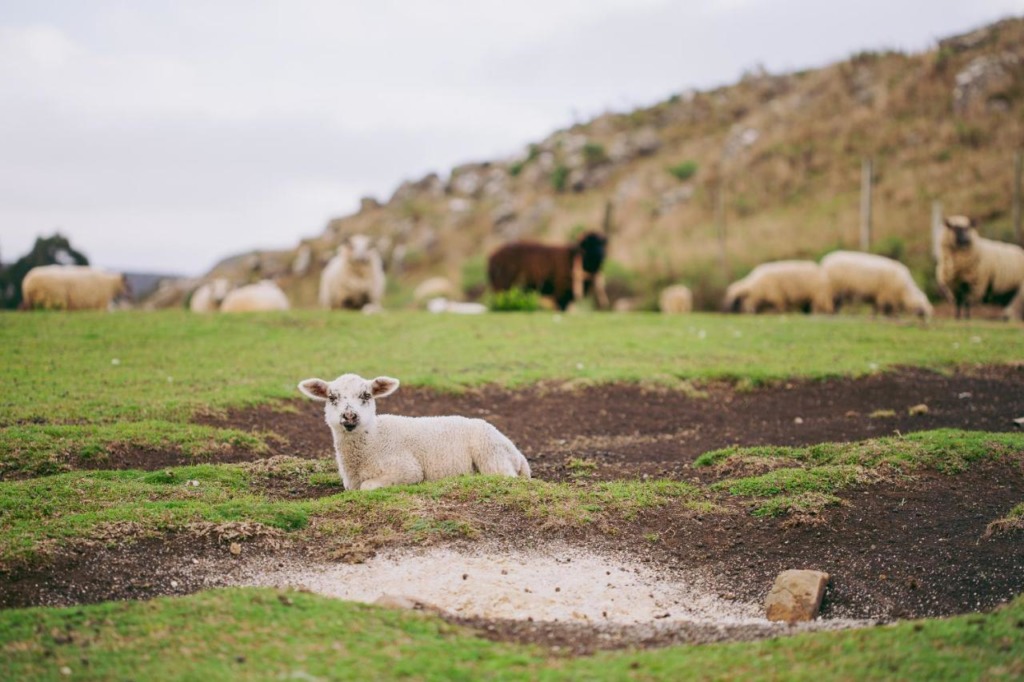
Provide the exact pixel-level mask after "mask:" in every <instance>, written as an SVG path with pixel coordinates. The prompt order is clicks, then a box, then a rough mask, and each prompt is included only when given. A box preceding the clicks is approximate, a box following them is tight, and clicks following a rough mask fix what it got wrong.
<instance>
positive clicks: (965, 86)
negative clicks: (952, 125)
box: [953, 52, 1021, 116]
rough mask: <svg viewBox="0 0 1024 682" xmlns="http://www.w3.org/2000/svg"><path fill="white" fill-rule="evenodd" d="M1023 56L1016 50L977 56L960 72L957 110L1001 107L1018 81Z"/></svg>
mask: <svg viewBox="0 0 1024 682" xmlns="http://www.w3.org/2000/svg"><path fill="white" fill-rule="evenodd" d="M1020 64H1021V59H1020V57H1018V56H1017V55H1015V54H1013V53H1012V52H1004V53H1002V54H999V55H984V56H981V57H976V58H975V59H973V60H971V62H970V63H969V64H968V65H967V66H966V67H964V69H963V70H962V71H960V72H959V73H958V74H957V75H956V85H955V86H954V87H953V112H954V113H955V114H957V115H959V116H963V115H965V114H967V113H970V112H972V111H975V110H978V109H980V108H983V107H988V108H990V109H991V108H992V107H993V106H995V107H998V106H999V104H998V103H999V102H1000V101H1004V100H1005V98H1006V97H1007V94H1006V93H1007V92H1009V91H1010V89H1011V88H1012V87H1013V84H1014V82H1015V78H1014V73H1015V72H1016V71H1017V70H1018V69H1019V68H1020Z"/></svg>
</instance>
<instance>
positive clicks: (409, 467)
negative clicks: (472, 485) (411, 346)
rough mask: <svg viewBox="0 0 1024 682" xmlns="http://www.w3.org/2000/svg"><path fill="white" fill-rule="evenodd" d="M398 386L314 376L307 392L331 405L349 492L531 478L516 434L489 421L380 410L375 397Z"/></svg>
mask: <svg viewBox="0 0 1024 682" xmlns="http://www.w3.org/2000/svg"><path fill="white" fill-rule="evenodd" d="M397 389H398V379H392V378H391V377H377V378H376V379H369V380H367V379H364V378H362V377H360V376H358V375H355V374H343V375H341V376H340V377H338V378H337V379H335V380H334V381H331V382H329V383H328V382H326V381H324V380H322V379H306V380H305V381H303V382H301V383H300V384H299V390H300V391H302V392H303V393H304V394H305V395H307V396H309V397H310V398H313V399H314V400H318V401H322V402H323V403H324V418H325V420H326V421H327V425H328V426H329V427H331V434H332V435H333V437H334V451H335V459H336V460H337V463H338V473H339V474H340V475H341V481H342V483H344V484H345V489H346V490H373V489H375V488H380V487H383V486H389V485H407V484H411V483H419V482H421V481H434V480H437V479H439V478H446V477H448V476H460V475H463V474H469V473H472V472H474V471H476V472H479V473H481V474H501V475H504V476H521V477H523V478H529V477H530V465H529V464H528V463H527V461H526V458H525V457H524V456H523V454H522V453H521V452H519V450H518V449H517V448H516V446H515V445H514V444H513V443H512V441H511V440H509V439H508V437H506V436H505V435H504V434H502V433H501V432H500V431H498V429H496V428H495V427H494V426H493V425H491V424H489V423H488V422H486V421H484V420H483V419H468V418H466V417H400V416H397V415H390V414H382V415H379V416H378V415H377V406H376V403H375V400H376V399H377V398H383V397H384V396H387V395H391V394H392V393H394V392H395V390H397Z"/></svg>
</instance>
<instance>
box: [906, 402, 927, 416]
mask: <svg viewBox="0 0 1024 682" xmlns="http://www.w3.org/2000/svg"><path fill="white" fill-rule="evenodd" d="M907 412H909V413H910V416H911V417H918V416H920V415H922V414H928V406H927V405H925V404H924V403H920V404H918V405H914V406H912V407H911V408H910V409H909V410H907Z"/></svg>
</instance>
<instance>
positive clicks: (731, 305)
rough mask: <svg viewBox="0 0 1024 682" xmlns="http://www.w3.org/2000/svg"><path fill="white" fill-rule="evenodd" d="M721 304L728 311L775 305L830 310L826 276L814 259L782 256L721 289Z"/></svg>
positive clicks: (824, 311) (778, 307)
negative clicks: (722, 297)
mask: <svg viewBox="0 0 1024 682" xmlns="http://www.w3.org/2000/svg"><path fill="white" fill-rule="evenodd" d="M723 308H724V309H725V310H726V311H730V312H740V311H742V312H745V313H758V312H761V311H762V310H767V309H775V310H778V311H780V312H784V311H786V310H790V309H797V310H802V311H805V312H806V311H807V310H810V311H811V312H814V313H831V312H833V310H834V307H833V304H832V294H831V293H830V291H829V286H828V279H826V277H825V273H824V272H823V271H822V269H821V266H820V265H818V264H817V263H815V262H814V261H807V260H783V261H775V262H773V263H762V264H761V265H758V266H757V267H756V268H754V269H753V270H751V271H750V274H748V275H747V276H746V277H744V278H743V279H741V280H739V281H736V282H733V283H732V284H730V285H729V287H728V288H727V289H726V290H725V300H724V302H723Z"/></svg>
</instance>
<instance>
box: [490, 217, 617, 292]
mask: <svg viewBox="0 0 1024 682" xmlns="http://www.w3.org/2000/svg"><path fill="white" fill-rule="evenodd" d="M607 248H608V238H607V237H605V236H604V235H602V234H599V233H597V232H588V233H586V234H585V235H583V237H582V238H581V239H580V240H579V242H577V243H576V244H568V245H565V246H549V245H547V244H538V243H536V242H512V243H510V244H505V245H504V246H502V247H501V248H499V249H498V250H497V251H495V252H494V253H492V254H491V257H490V258H489V259H488V261H487V276H488V279H489V280H490V282H491V288H492V289H494V291H507V290H508V289H511V288H513V287H522V288H523V289H526V290H530V291H537V292H539V293H540V294H541V295H543V296H551V297H553V298H554V299H555V305H557V306H558V309H559V310H565V309H566V308H567V307H568V306H569V304H570V303H572V301H574V300H579V299H582V298H583V296H584V294H585V293H586V292H587V291H588V290H593V292H594V296H595V297H596V299H597V305H598V307H600V308H608V294H607V293H605V290H604V277H603V275H602V274H601V265H602V264H603V263H604V257H605V252H606V251H607Z"/></svg>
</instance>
